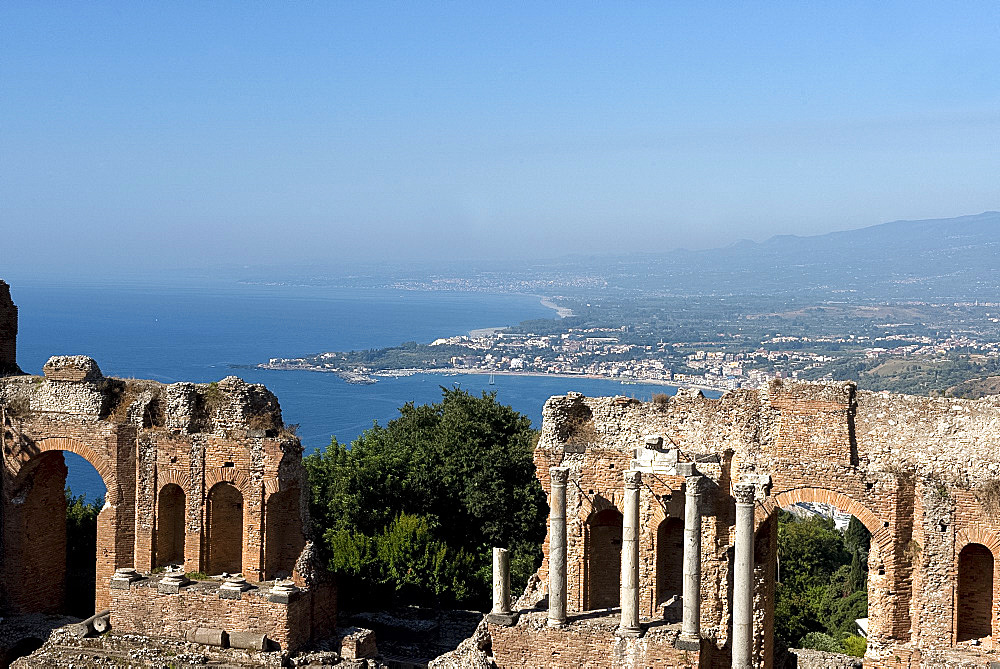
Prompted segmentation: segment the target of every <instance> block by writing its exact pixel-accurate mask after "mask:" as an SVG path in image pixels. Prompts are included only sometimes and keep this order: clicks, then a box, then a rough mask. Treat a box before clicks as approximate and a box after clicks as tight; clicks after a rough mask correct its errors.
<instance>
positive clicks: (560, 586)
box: [549, 467, 569, 627]
mask: <svg viewBox="0 0 1000 669" xmlns="http://www.w3.org/2000/svg"><path fill="white" fill-rule="evenodd" d="M549 478H550V480H551V481H552V490H551V494H550V495H549V627H559V626H561V625H565V624H566V481H567V480H568V479H569V467H549Z"/></svg>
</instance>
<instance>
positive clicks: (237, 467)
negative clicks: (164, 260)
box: [0, 282, 336, 649]
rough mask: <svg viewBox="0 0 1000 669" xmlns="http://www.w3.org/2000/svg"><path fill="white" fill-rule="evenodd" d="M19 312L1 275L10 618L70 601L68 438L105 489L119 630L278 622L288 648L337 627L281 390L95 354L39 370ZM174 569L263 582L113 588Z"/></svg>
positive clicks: (105, 588) (1, 430)
mask: <svg viewBox="0 0 1000 669" xmlns="http://www.w3.org/2000/svg"><path fill="white" fill-rule="evenodd" d="M16 316H17V312H16V309H15V308H13V305H12V303H11V302H10V296H9V291H8V288H7V285H6V284H5V283H3V282H0V363H4V364H6V365H7V366H6V370H7V372H8V375H7V376H4V377H3V378H0V453H2V471H0V514H2V515H0V518H2V528H0V537H2V551H0V560H2V563H0V575H2V586H0V615H7V614H19V613H56V612H60V611H63V610H65V609H64V606H65V597H66V594H65V593H66V583H65V574H66V565H65V555H66V529H65V527H66V503H65V498H64V494H63V488H64V486H65V478H66V467H65V464H64V462H63V457H62V452H65V451H69V452H72V453H76V454H77V455H80V456H82V457H83V458H84V459H86V460H87V461H88V462H89V463H90V464H91V465H93V466H94V468H95V469H96V470H97V472H98V473H99V474H100V476H101V478H102V479H103V481H104V483H105V485H106V486H107V497H106V501H105V505H104V508H103V509H102V510H101V512H100V513H99V515H98V521H97V556H96V572H97V584H96V592H95V594H94V600H95V606H96V609H97V610H100V609H103V608H107V607H110V608H111V609H112V614H111V617H112V625H113V626H114V628H115V629H116V630H120V631H131V632H135V633H141V634H152V635H168V636H170V635H181V636H183V633H184V632H186V631H189V630H191V629H193V628H195V627H199V626H200V627H210V628H214V627H218V628H220V629H230V628H232V629H234V630H237V631H240V630H242V631H254V632H260V633H267V634H268V636H269V637H270V638H271V639H273V640H275V641H277V642H278V643H280V644H281V645H282V647H285V648H288V649H295V648H296V647H298V646H300V645H302V644H304V643H307V642H308V641H309V640H311V639H314V638H317V635H323V634H330V633H332V629H333V624H334V620H335V612H336V602H335V597H334V590H333V586H332V585H331V584H330V583H329V582H328V579H327V577H326V576H325V575H324V574H323V572H322V571H321V570H319V569H317V568H316V567H315V565H314V562H315V560H314V558H313V557H312V555H313V553H312V548H311V544H309V543H308V541H307V538H306V537H307V532H308V523H309V515H308V497H307V495H308V485H307V479H306V473H305V469H304V468H303V466H302V446H301V444H300V443H299V440H298V438H296V437H295V436H294V434H292V433H290V432H289V431H287V430H286V429H285V426H284V424H283V422H282V419H281V408H280V406H279V404H278V401H277V399H276V398H275V397H274V395H273V394H271V393H270V392H269V391H268V390H267V389H266V388H264V387H263V386H260V385H251V384H247V383H245V382H243V381H242V380H240V379H238V378H236V377H228V378H226V379H223V380H221V381H219V382H218V383H211V384H192V383H175V384H170V385H164V384H160V383H156V382H153V381H137V380H131V379H130V380H123V379H115V378H107V377H104V376H103V375H102V373H101V370H100V368H99V367H98V365H97V363H96V362H95V361H94V360H92V359H90V358H87V357H84V356H57V357H53V358H51V359H50V360H49V361H48V363H46V365H45V367H44V370H43V372H44V375H43V376H26V375H23V374H20V370H17V369H16V362H14V361H13V358H8V355H9V356H13V355H14V352H15V350H16V349H15V344H14V343H13V339H14V338H15V337H16ZM12 362H14V364H13V366H11V364H9V363H12ZM12 370H13V371H16V372H17V374H12V373H9V372H11V371H12ZM2 373H4V371H3V370H0V374H2ZM167 566H170V567H171V569H173V570H174V571H180V572H205V573H207V574H208V575H209V576H219V575H221V574H222V573H223V572H226V573H228V574H241V575H242V576H243V577H244V578H246V580H247V581H249V582H250V583H251V586H252V588H251V592H252V593H254V594H245V595H244V596H242V597H241V598H239V599H223V598H220V597H219V596H218V595H217V594H214V595H213V596H209V595H207V594H204V593H205V592H206V587H208V589H211V587H209V586H205V587H198V586H194V587H188V586H185V587H184V588H182V592H181V593H180V594H177V593H175V594H164V593H159V592H157V590H156V588H152V589H150V588H149V587H145V586H144V585H143V583H147V581H140V582H139V584H138V585H136V584H133V586H132V587H131V588H130V589H126V590H120V589H114V588H112V587H111V581H112V576H113V575H114V574H115V572H116V570H119V569H126V568H134V569H136V570H138V571H139V572H140V573H141V574H144V575H146V576H148V575H149V574H150V572H152V571H153V570H154V569H156V568H158V567H167ZM276 578H280V579H291V581H292V582H293V583H294V585H295V586H297V588H298V590H297V591H293V592H292V594H290V595H289V594H287V593H286V594H283V595H281V596H279V597H278V598H277V600H276V601H272V599H274V598H272V599H267V598H264V597H261V596H259V595H260V593H268V592H270V589H271V586H272V585H273V580H274V579H276ZM220 582H221V581H219V580H215V581H213V583H214V584H215V586H218V583H220ZM215 589H216V590H217V589H218V588H217V587H216V588H215ZM278 600H280V601H278ZM223 623H225V624H224V625H223Z"/></svg>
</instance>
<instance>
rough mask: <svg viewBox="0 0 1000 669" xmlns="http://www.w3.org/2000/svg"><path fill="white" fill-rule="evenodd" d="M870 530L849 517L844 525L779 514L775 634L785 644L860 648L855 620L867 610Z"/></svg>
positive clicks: (857, 650) (856, 651)
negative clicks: (845, 525) (841, 529)
mask: <svg viewBox="0 0 1000 669" xmlns="http://www.w3.org/2000/svg"><path fill="white" fill-rule="evenodd" d="M870 542H871V535H870V534H869V532H868V530H867V529H865V526H864V525H862V524H861V522H860V521H859V520H858V519H857V518H854V517H853V516H852V517H851V520H850V523H849V524H848V526H847V529H846V531H844V532H843V533H841V532H839V531H838V530H837V529H836V528H835V527H834V523H833V520H831V519H829V518H824V517H823V516H810V517H808V518H797V517H795V516H793V515H792V514H790V513H788V512H786V511H780V512H779V514H778V560H779V571H778V583H777V584H776V588H775V607H774V637H775V642H776V643H777V644H778V645H779V646H783V647H785V648H795V647H802V648H814V649H816V650H826V651H831V650H832V651H833V652H846V653H849V654H852V655H863V654H864V646H865V644H864V639H862V638H859V637H857V636H856V632H855V622H854V621H855V620H856V619H857V618H863V617H866V616H867V615H868V566H867V565H868V550H869V545H870Z"/></svg>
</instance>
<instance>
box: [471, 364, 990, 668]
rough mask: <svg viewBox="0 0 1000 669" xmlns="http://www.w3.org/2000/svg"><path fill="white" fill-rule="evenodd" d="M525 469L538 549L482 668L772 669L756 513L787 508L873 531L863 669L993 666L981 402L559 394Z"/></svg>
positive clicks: (496, 625)
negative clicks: (542, 514) (543, 529)
mask: <svg viewBox="0 0 1000 669" xmlns="http://www.w3.org/2000/svg"><path fill="white" fill-rule="evenodd" d="M535 465H536V467H537V472H538V477H539V480H540V481H541V483H542V486H543V488H544V489H545V490H546V491H549V492H550V505H551V516H550V532H549V537H548V538H547V540H546V543H545V546H544V553H545V558H544V561H543V564H542V566H541V569H540V570H539V572H538V574H537V577H538V578H537V579H533V580H532V583H531V584H529V589H528V591H527V592H526V593H525V595H524V596H523V597H522V598H521V600H520V601H519V602H518V603H517V604H516V605H515V607H514V609H515V611H514V614H515V615H514V616H513V620H516V622H513V620H512V621H511V624H503V621H499V622H498V621H490V622H488V623H486V624H487V625H488V632H489V636H490V640H491V642H492V652H493V656H494V658H495V660H496V662H497V664H498V665H500V666H505V667H515V666H543V665H544V666H577V665H601V666H606V665H617V666H656V667H736V668H739V669H746V668H749V667H754V668H755V669H756V668H769V667H772V666H773V664H774V647H773V628H774V591H775V571H776V570H775V560H776V539H777V534H776V531H777V528H776V522H775V511H776V510H777V509H779V508H781V507H787V506H790V505H792V504H794V503H796V502H822V503H825V504H829V505H832V506H833V507H835V508H837V509H839V510H841V511H844V512H847V513H850V514H853V515H854V516H856V517H857V518H858V519H859V520H860V521H861V522H862V523H864V525H865V526H866V527H867V528H868V529H869V530H870V531H871V533H872V549H871V552H870V558H869V581H868V588H869V618H870V622H869V626H870V631H869V635H868V652H867V656H866V657H865V659H864V666H866V667H878V668H882V667H886V668H888V667H893V668H897V667H994V666H1000V664H994V663H996V662H998V661H1000V654H998V653H997V650H996V648H997V642H998V640H1000V617H998V614H1000V610H998V601H1000V600H998V595H1000V591H998V585H1000V579H998V578H997V573H996V572H997V567H996V561H997V558H998V557H1000V397H992V398H987V399H983V400H979V401H970V400H957V399H945V398H935V399H931V398H926V397H909V396H903V395H892V394H888V393H871V392H861V391H858V390H857V389H856V387H855V385H854V384H852V383H842V384H826V385H816V384H804V383H795V384H791V383H782V382H780V381H775V382H773V383H772V384H771V385H770V386H769V387H767V388H764V389H760V390H738V391H734V392H730V393H727V394H725V395H724V396H723V397H722V398H720V399H707V398H705V397H703V396H702V395H701V394H700V393H698V392H683V391H682V392H680V393H678V395H677V396H676V397H672V398H669V400H667V401H664V402H656V403H642V402H638V401H635V400H631V399H627V398H621V397H620V398H587V397H584V396H582V395H579V394H570V395H568V396H565V397H553V398H552V399H550V400H549V401H548V403H547V404H546V406H545V409H544V422H543V426H542V435H541V439H540V441H539V443H538V446H537V448H536V451H535ZM800 666H801V665H800ZM817 666H818V665H817ZM823 666H826V665H823Z"/></svg>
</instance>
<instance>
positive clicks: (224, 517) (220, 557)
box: [205, 481, 243, 574]
mask: <svg viewBox="0 0 1000 669" xmlns="http://www.w3.org/2000/svg"><path fill="white" fill-rule="evenodd" d="M207 516H208V523H207V524H208V527H207V531H206V533H205V542H206V546H205V555H206V557H205V570H206V571H207V572H208V573H209V574H221V573H223V572H228V573H230V574H238V573H240V572H242V571H243V495H242V493H240V491H239V490H237V489H236V487H235V486H234V485H233V484H231V483H227V482H225V481H223V482H221V483H216V484H215V485H214V486H212V489H211V490H209V491H208V509H207Z"/></svg>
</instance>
